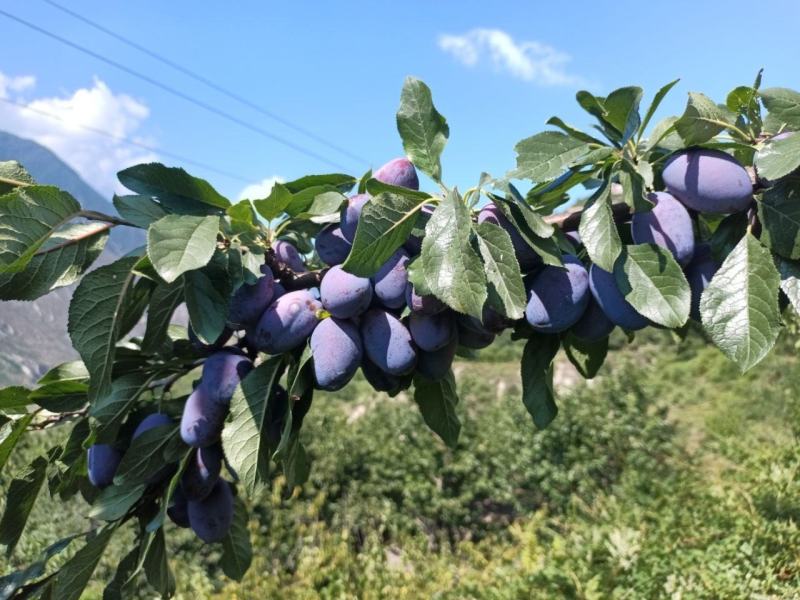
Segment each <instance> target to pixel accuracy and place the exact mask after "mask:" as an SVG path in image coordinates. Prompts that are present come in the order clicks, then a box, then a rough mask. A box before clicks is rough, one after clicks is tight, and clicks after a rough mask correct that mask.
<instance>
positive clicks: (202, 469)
mask: <svg viewBox="0 0 800 600" xmlns="http://www.w3.org/2000/svg"><path fill="white" fill-rule="evenodd" d="M221 469H222V446H220V445H219V444H214V445H213V446H208V447H205V448H197V449H196V450H194V451H193V452H192V456H191V457H190V458H189V463H188V464H187V465H186V470H185V471H184V472H183V475H182V476H181V488H182V489H183V493H184V494H185V495H186V498H187V499H189V500H202V499H203V498H205V497H206V496H208V495H209V494H210V493H211V490H212V489H213V487H214V485H216V483H217V480H218V479H219V473H220V470H221Z"/></svg>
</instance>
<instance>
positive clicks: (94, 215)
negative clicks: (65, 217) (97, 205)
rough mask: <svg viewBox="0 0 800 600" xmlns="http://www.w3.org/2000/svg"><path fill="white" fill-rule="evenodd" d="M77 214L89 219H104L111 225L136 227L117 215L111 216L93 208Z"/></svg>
mask: <svg viewBox="0 0 800 600" xmlns="http://www.w3.org/2000/svg"><path fill="white" fill-rule="evenodd" d="M78 216H80V217H84V218H86V219H91V220H92V221H105V222H106V223H111V224H112V225H115V226H116V225H125V226H126V227H136V225H134V224H133V223H131V222H130V221H126V220H125V219H120V218H119V217H112V216H111V215H106V214H104V213H101V212H97V211H95V210H82V211H81V212H80V213H79V214H78Z"/></svg>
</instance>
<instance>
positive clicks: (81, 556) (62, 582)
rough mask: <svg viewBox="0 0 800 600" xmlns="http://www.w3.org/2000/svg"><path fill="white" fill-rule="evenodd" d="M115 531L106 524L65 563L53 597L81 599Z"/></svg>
mask: <svg viewBox="0 0 800 600" xmlns="http://www.w3.org/2000/svg"><path fill="white" fill-rule="evenodd" d="M113 533H114V527H113V526H111V525H106V526H105V527H103V528H102V529H101V530H100V532H99V533H98V534H97V535H96V536H94V537H93V538H91V539H89V540H87V542H86V545H84V546H83V548H81V549H80V550H78V551H77V552H76V553H75V554H74V555H73V557H72V558H70V559H69V560H68V561H67V562H66V563H64V565H63V566H62V567H61V570H60V571H59V572H58V575H57V576H56V580H55V586H54V588H53V598H58V600H79V599H80V597H81V595H82V594H83V590H84V588H85V587H86V584H87V583H89V579H91V577H92V573H94V570H95V568H96V567H97V563H98V562H100V558H101V557H102V556H103V553H104V552H105V550H106V546H107V545H108V541H109V540H110V539H111V535H112V534H113Z"/></svg>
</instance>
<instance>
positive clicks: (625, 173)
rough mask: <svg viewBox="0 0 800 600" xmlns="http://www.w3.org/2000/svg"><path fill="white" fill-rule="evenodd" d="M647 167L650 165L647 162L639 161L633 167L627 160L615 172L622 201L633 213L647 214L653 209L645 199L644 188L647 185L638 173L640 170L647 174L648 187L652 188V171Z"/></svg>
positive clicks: (650, 203)
mask: <svg viewBox="0 0 800 600" xmlns="http://www.w3.org/2000/svg"><path fill="white" fill-rule="evenodd" d="M645 165H647V166H645ZM649 167H650V163H648V162H647V161H640V162H639V163H638V164H637V165H636V166H634V165H632V164H631V163H630V162H629V161H628V160H623V161H621V163H620V168H619V170H618V171H617V176H618V177H619V184H620V185H621V186H622V199H623V200H624V201H625V204H627V205H628V206H629V207H630V208H631V210H632V211H633V212H647V211H649V210H651V209H652V208H653V203H652V202H650V200H648V199H647V197H646V193H647V192H646V189H645V188H646V186H647V185H648V183H647V182H646V181H645V179H644V177H643V176H642V174H641V172H640V170H641V171H646V172H647V174H648V176H649V178H650V182H649V185H651V186H652V183H653V182H652V174H653V173H652V170H648V168H649ZM650 168H651V167H650Z"/></svg>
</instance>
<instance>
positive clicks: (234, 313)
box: [228, 274, 275, 329]
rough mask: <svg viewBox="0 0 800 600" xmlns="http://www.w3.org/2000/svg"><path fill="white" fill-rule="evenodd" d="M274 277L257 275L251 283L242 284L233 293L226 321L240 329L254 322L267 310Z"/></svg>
mask: <svg viewBox="0 0 800 600" xmlns="http://www.w3.org/2000/svg"><path fill="white" fill-rule="evenodd" d="M274 289H275V279H274V278H273V276H272V275H271V274H270V275H264V276H263V277H259V278H258V281H256V282H255V283H254V284H252V285H248V284H246V283H245V284H242V285H241V286H239V289H238V290H236V292H235V293H234V294H233V297H232V298H231V301H230V306H229V308H228V323H229V324H230V325H231V326H232V327H234V328H236V329H242V328H244V327H245V326H247V325H250V324H252V323H255V322H256V321H258V319H259V318H260V317H261V315H262V314H264V311H265V310H267V307H268V306H269V305H270V303H271V302H272V297H273V295H274Z"/></svg>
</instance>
